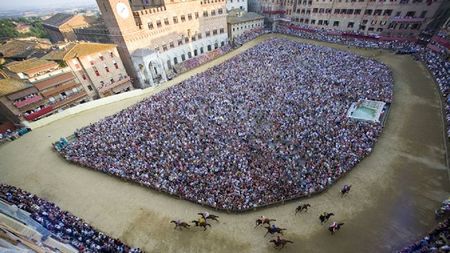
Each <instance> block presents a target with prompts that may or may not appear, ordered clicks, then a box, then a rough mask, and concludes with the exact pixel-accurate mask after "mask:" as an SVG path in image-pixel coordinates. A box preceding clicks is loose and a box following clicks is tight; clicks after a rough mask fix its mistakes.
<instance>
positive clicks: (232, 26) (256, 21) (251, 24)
mask: <svg viewBox="0 0 450 253" xmlns="http://www.w3.org/2000/svg"><path fill="white" fill-rule="evenodd" d="M227 25H228V28H227V31H228V37H229V38H230V40H232V39H234V38H235V37H237V36H239V35H241V34H243V33H245V32H248V31H252V30H254V29H262V28H264V16H262V15H259V14H258V13H255V12H244V11H239V10H233V11H231V12H229V13H228V17H227Z"/></svg>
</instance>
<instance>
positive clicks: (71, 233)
mask: <svg viewBox="0 0 450 253" xmlns="http://www.w3.org/2000/svg"><path fill="white" fill-rule="evenodd" d="M0 199H2V200H4V201H6V202H7V203H10V204H12V205H16V206H17V207H18V208H20V209H22V210H24V211H26V212H28V213H30V217H31V218H32V219H34V220H35V221H37V222H38V223H40V224H41V225H42V226H43V227H45V228H46V229H47V230H48V231H50V232H51V233H52V234H53V236H55V237H56V239H58V240H60V241H62V242H64V243H67V244H70V245H72V246H74V247H75V248H76V249H77V250H79V251H80V252H111V253H112V252H120V253H140V252H142V251H141V250H140V249H138V248H131V247H129V246H127V245H125V244H124V243H122V242H121V241H120V240H119V239H114V238H112V237H109V236H108V235H106V234H104V233H102V232H100V231H98V230H96V229H95V228H93V227H92V226H90V225H89V224H87V223H86V222H85V221H84V220H82V219H80V218H78V217H76V216H74V215H73V214H71V213H70V212H67V211H63V210H61V209H60V208H59V207H58V206H56V205H55V204H54V203H52V202H49V201H47V200H45V199H42V198H40V197H38V196H36V195H34V194H31V193H29V192H26V191H24V190H22V189H20V188H17V187H14V186H11V185H6V184H0Z"/></svg>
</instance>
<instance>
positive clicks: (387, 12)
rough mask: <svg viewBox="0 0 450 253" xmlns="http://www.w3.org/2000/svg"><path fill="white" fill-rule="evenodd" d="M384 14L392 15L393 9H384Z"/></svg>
mask: <svg viewBox="0 0 450 253" xmlns="http://www.w3.org/2000/svg"><path fill="white" fill-rule="evenodd" d="M383 15H384V16H390V15H392V10H384V13H383Z"/></svg>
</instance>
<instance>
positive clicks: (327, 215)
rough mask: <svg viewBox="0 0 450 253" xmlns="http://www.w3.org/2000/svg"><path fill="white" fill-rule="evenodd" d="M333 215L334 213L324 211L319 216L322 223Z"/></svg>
mask: <svg viewBox="0 0 450 253" xmlns="http://www.w3.org/2000/svg"><path fill="white" fill-rule="evenodd" d="M331 216H334V213H327V212H324V213H323V214H321V215H320V216H319V220H320V224H323V223H325V222H327V221H328V220H329V219H330V217H331Z"/></svg>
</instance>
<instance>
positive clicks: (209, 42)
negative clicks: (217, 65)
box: [97, 0, 228, 88]
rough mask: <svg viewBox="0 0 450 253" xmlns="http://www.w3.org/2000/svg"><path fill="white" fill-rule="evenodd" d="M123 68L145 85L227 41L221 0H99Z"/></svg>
mask: <svg viewBox="0 0 450 253" xmlns="http://www.w3.org/2000/svg"><path fill="white" fill-rule="evenodd" d="M97 4H98V6H99V8H100V12H101V13H102V18H103V20H104V22H105V24H106V26H107V27H108V30H109V32H110V35H111V39H112V41H113V43H114V44H116V45H118V48H117V49H118V52H119V54H120V55H121V58H122V60H123V63H124V65H125V68H126V69H127V72H128V73H129V74H130V75H131V77H132V78H134V79H135V80H136V82H135V83H134V84H135V87H139V88H145V87H149V86H152V85H155V84H157V83H160V82H164V81H166V80H167V72H168V71H170V70H171V69H172V67H173V65H175V64H178V63H180V62H183V61H185V60H187V59H190V58H192V57H195V56H198V55H201V54H204V53H206V52H209V51H212V50H214V49H215V48H218V47H221V46H224V45H225V44H226V43H227V42H228V36H227V32H226V29H227V22H226V15H227V12H226V1H225V0H196V1H184V0H183V1H182V0H165V1H163V0H153V1H149V0H129V1H127V0H97Z"/></svg>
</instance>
